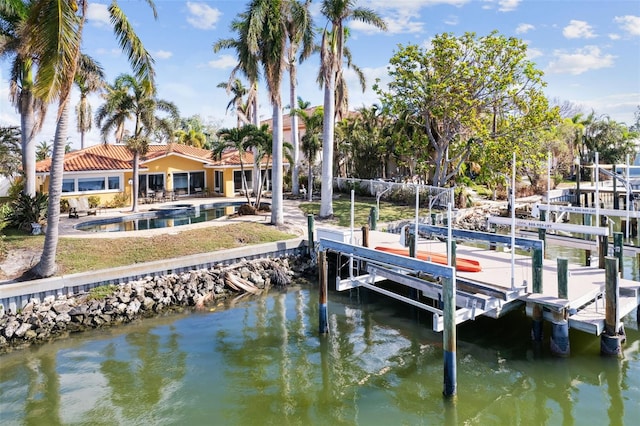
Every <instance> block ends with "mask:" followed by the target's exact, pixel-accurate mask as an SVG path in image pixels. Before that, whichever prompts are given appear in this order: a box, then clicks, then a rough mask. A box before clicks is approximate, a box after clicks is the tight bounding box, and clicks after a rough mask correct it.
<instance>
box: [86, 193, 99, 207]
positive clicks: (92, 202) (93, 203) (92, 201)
mask: <svg viewBox="0 0 640 426" xmlns="http://www.w3.org/2000/svg"><path fill="white" fill-rule="evenodd" d="M99 206H100V197H98V196H97V195H91V196H89V207H90V208H92V209H95V208H96V207H99Z"/></svg>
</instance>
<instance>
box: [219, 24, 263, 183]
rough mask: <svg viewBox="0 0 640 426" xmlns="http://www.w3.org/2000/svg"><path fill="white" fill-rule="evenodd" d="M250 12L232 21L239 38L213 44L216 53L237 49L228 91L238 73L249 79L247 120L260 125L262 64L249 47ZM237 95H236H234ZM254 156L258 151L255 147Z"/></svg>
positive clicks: (256, 171) (255, 171) (256, 170)
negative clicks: (259, 94)
mask: <svg viewBox="0 0 640 426" xmlns="http://www.w3.org/2000/svg"><path fill="white" fill-rule="evenodd" d="M249 20H250V17H249V14H248V13H240V14H239V15H238V17H237V18H236V19H234V20H233V21H232V22H231V31H232V32H234V33H236V34H237V38H226V39H220V40H218V41H217V42H215V43H214V45H213V51H214V53H217V52H219V51H220V50H222V49H233V50H235V51H236V56H237V58H238V65H236V66H235V67H234V68H233V70H232V71H231V74H230V76H229V81H228V83H227V91H231V90H232V88H233V84H234V81H235V79H236V76H237V73H238V72H240V73H242V74H244V76H245V77H246V78H247V79H248V80H249V88H248V91H247V100H246V102H245V105H246V111H247V113H248V115H247V121H248V122H250V123H252V124H253V125H254V126H256V127H259V126H260V116H259V114H258V79H259V77H260V70H259V68H260V64H259V58H258V56H257V53H256V52H254V51H251V49H250V47H249V41H248V37H249ZM234 96H235V95H234ZM253 155H254V156H257V151H256V150H255V149H254V152H253ZM259 184H260V168H259V167H257V166H255V165H254V168H253V185H254V187H258V186H259Z"/></svg>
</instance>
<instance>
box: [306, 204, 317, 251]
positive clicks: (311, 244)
mask: <svg viewBox="0 0 640 426" xmlns="http://www.w3.org/2000/svg"><path fill="white" fill-rule="evenodd" d="M307 240H308V242H309V247H307V249H308V253H307V254H308V255H309V256H311V253H313V248H314V246H315V244H314V242H313V215H312V214H308V215H307Z"/></svg>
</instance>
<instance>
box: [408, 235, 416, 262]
mask: <svg viewBox="0 0 640 426" xmlns="http://www.w3.org/2000/svg"><path fill="white" fill-rule="evenodd" d="M415 238H416V236H415V234H414V233H412V232H410V233H409V238H408V239H409V257H416V243H415Z"/></svg>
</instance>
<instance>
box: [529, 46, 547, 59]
mask: <svg viewBox="0 0 640 426" xmlns="http://www.w3.org/2000/svg"><path fill="white" fill-rule="evenodd" d="M542 55H543V53H542V50H540V49H535V48H531V47H527V59H529V60H532V59H535V58H539V57H540V56H542Z"/></svg>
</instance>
